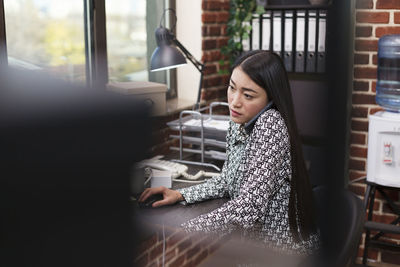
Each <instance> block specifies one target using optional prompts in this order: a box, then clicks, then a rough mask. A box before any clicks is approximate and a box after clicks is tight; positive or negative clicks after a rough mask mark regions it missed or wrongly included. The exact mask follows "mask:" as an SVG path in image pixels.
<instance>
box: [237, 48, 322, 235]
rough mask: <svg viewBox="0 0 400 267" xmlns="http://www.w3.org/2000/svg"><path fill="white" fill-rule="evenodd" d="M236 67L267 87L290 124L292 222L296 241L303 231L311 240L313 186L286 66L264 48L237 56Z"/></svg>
mask: <svg viewBox="0 0 400 267" xmlns="http://www.w3.org/2000/svg"><path fill="white" fill-rule="evenodd" d="M236 67H240V68H241V69H242V70H243V71H244V72H245V73H246V74H247V75H248V76H249V77H250V78H251V79H252V80H253V81H254V82H255V83H256V84H258V85H259V86H261V87H262V88H264V90H266V92H267V96H268V99H269V100H270V101H271V100H272V101H273V103H274V107H275V108H276V109H277V110H278V111H279V112H280V114H281V116H282V117H283V119H284V121H285V123H286V127H287V129H288V132H289V139H290V152H291V164H292V179H291V181H290V186H291V190H290V199H289V225H290V229H291V231H292V233H293V236H294V238H295V240H297V241H298V240H299V239H300V236H299V234H300V235H301V237H302V238H303V239H307V238H308V237H309V236H310V234H311V233H313V232H314V231H315V224H314V214H313V205H312V193H311V185H310V181H309V178H308V173H307V169H306V166H305V162H304V158H303V151H302V146H301V139H300V135H299V134H298V129H297V124H296V118H295V115H294V110H293V101H292V94H291V91H290V85H289V80H288V77H287V73H286V70H285V67H284V65H283V63H282V61H281V59H280V57H279V56H278V55H276V54H274V53H271V52H267V51H262V50H253V51H249V52H246V53H244V54H242V55H241V56H239V58H237V59H236V62H235V63H234V65H233V66H232V70H233V69H234V68H236ZM296 215H297V216H296ZM296 217H298V219H297V218H296Z"/></svg>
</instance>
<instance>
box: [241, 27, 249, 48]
mask: <svg viewBox="0 0 400 267" xmlns="http://www.w3.org/2000/svg"><path fill="white" fill-rule="evenodd" d="M242 25H243V27H244V28H246V27H250V22H249V21H244V22H243V23H242ZM242 48H243V51H249V50H250V37H247V38H243V37H242Z"/></svg>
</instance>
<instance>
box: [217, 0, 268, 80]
mask: <svg viewBox="0 0 400 267" xmlns="http://www.w3.org/2000/svg"><path fill="white" fill-rule="evenodd" d="M230 3H231V7H230V9H229V20H228V26H227V34H228V36H229V40H228V44H227V45H226V46H224V47H222V48H221V52H222V54H223V55H225V56H226V57H227V58H228V59H229V66H231V65H232V64H233V62H234V61H235V59H236V57H237V56H238V55H240V54H241V53H242V52H243V46H242V40H246V39H249V38H250V31H251V26H250V25H243V23H244V22H250V21H251V19H252V16H253V14H254V13H257V14H262V13H264V12H265V10H264V7H263V6H261V5H257V3H256V0H250V1H249V0H231V2H230ZM220 65H221V66H224V65H225V61H224V60H221V61H220ZM220 73H222V74H226V73H228V70H227V69H226V68H221V71H220Z"/></svg>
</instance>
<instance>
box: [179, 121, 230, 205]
mask: <svg viewBox="0 0 400 267" xmlns="http://www.w3.org/2000/svg"><path fill="white" fill-rule="evenodd" d="M232 125H233V122H231V121H230V123H229V128H228V133H227V136H226V139H227V141H226V142H227V147H226V154H227V157H228V159H227V160H226V161H225V162H224V165H223V166H222V170H221V173H220V174H219V175H217V176H214V177H212V178H211V179H209V180H207V181H206V182H204V183H202V184H198V185H194V186H190V187H186V188H183V189H178V190H177V191H178V192H180V193H181V194H182V196H183V197H184V198H185V202H186V203H194V202H198V201H203V200H207V199H213V198H221V197H225V196H227V195H228V187H227V179H226V175H227V170H228V161H229V151H230V136H231V132H232Z"/></svg>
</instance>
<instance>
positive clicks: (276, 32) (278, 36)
mask: <svg viewBox="0 0 400 267" xmlns="http://www.w3.org/2000/svg"><path fill="white" fill-rule="evenodd" d="M272 20H273V22H272V25H273V31H272V33H273V34H272V41H273V43H272V51H273V52H275V53H276V54H278V55H279V56H281V50H282V15H281V12H280V11H278V12H274V13H273V17H272Z"/></svg>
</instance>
